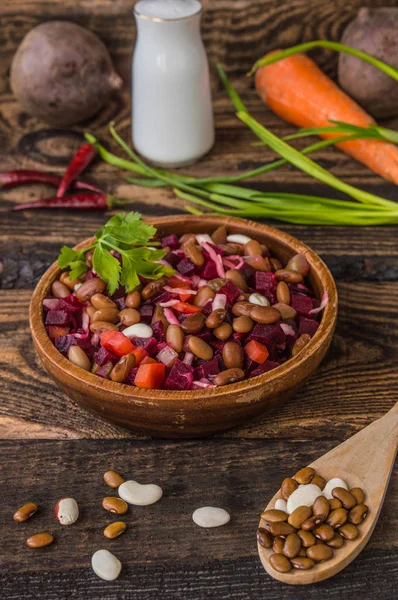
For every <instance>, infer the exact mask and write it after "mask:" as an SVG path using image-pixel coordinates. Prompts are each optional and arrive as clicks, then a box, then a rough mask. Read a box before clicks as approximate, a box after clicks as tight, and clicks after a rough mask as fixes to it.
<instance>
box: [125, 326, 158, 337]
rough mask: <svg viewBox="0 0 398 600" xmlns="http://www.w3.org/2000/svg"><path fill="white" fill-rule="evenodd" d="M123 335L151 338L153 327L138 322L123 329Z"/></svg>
mask: <svg viewBox="0 0 398 600" xmlns="http://www.w3.org/2000/svg"><path fill="white" fill-rule="evenodd" d="M123 335H125V336H126V337H128V338H129V339H130V338H133V337H138V338H150V337H152V336H153V331H152V327H149V325H146V324H145V323H136V324H135V325H130V327H126V329H124V330H123Z"/></svg>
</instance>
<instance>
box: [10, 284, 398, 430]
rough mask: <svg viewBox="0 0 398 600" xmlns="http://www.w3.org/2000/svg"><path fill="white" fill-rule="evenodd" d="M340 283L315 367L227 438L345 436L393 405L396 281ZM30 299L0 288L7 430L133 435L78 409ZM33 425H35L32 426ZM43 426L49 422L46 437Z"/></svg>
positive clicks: (397, 355)
mask: <svg viewBox="0 0 398 600" xmlns="http://www.w3.org/2000/svg"><path fill="white" fill-rule="evenodd" d="M338 288H339V298H340V307H339V320H338V326H337V332H336V335H335V338H334V340H333V343H332V346H331V349H330V351H329V353H328V355H327V357H326V359H325V360H324V362H323V364H322V366H321V367H320V369H319V370H318V371H317V373H316V374H315V375H314V376H313V377H312V379H310V381H309V382H308V383H307V384H306V386H305V387H304V388H303V389H302V390H301V391H300V392H299V393H298V394H297V396H296V398H295V399H294V400H292V401H291V402H290V403H289V404H287V405H286V406H285V407H284V408H282V409H280V410H279V411H278V413H277V414H274V415H269V416H267V417H263V418H262V419H261V420H259V421H258V422H255V423H251V424H248V425H246V426H243V427H241V428H239V429H237V430H235V431H232V432H229V433H227V434H225V436H226V437H249V438H256V437H262V438H270V439H280V438H282V439H322V438H325V439H330V438H331V437H334V436H336V435H340V436H342V437H343V438H344V437H345V436H348V435H350V434H352V433H354V432H355V431H358V430H359V429H360V428H361V427H363V426H365V425H366V424H368V423H369V422H370V421H371V420H373V419H375V418H377V417H378V416H380V415H381V414H382V413H383V412H385V411H387V410H388V409H389V408H390V407H391V405H392V403H393V402H394V399H395V397H396V395H397V391H398V375H397V373H398V370H397V366H398V351H397V348H398V328H397V324H396V318H395V312H396V306H395V298H396V297H397V294H398V283H397V282H394V283H388V284H387V283H386V284H374V283H358V282H357V283H341V284H339V286H338ZM29 299H30V292H27V291H25V290H9V291H5V290H4V291H2V292H0V328H1V329H2V330H3V333H2V334H0V345H1V348H2V353H1V356H0V369H1V372H2V373H3V379H4V382H3V385H2V386H1V388H0V407H1V408H0V412H1V414H2V415H3V416H4V417H6V426H4V425H3V432H4V433H3V436H4V437H9V438H22V437H32V438H37V437H50V438H53V437H56V436H57V435H59V437H61V438H63V437H65V436H68V437H69V436H71V437H76V436H77V437H83V438H85V437H89V438H95V437H103V438H115V437H129V436H130V435H131V434H129V433H128V432H125V431H123V430H121V429H118V428H116V427H114V426H112V425H110V424H109V423H105V422H103V421H101V420H100V419H99V418H96V417H94V416H92V415H91V414H88V413H86V412H85V411H84V410H82V409H79V408H78V407H77V406H75V405H74V404H73V403H72V402H71V401H70V400H68V399H67V398H66V397H65V396H64V394H63V393H62V392H61V391H60V390H58V388H57V387H56V386H55V384H53V383H52V382H51V381H50V380H49V378H48V376H47V375H46V373H45V372H44V371H43V369H42V367H41V365H40V364H39V361H38V358H37V357H36V355H35V352H34V349H33V346H32V343H31V339H30V332H29V323H28V302H29ZM10 419H11V420H12V427H10V428H8V427H7V423H8V422H9V421H8V420H10ZM0 423H1V422H0ZM27 423H32V424H33V427H32V430H31V431H30V430H29V428H28V427H27ZM38 426H44V427H48V428H49V432H48V435H46V433H45V429H42V428H40V427H39V429H38V430H37V429H36V428H37V427H38ZM54 428H55V430H54ZM58 430H59V433H57V431H58ZM0 437H1V436H0Z"/></svg>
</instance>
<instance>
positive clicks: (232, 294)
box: [218, 279, 242, 306]
mask: <svg viewBox="0 0 398 600" xmlns="http://www.w3.org/2000/svg"><path fill="white" fill-rule="evenodd" d="M218 293H219V294H225V295H226V297H227V303H228V304H229V305H230V306H232V305H233V304H235V302H236V300H237V299H238V297H239V296H240V295H241V293H242V290H240V289H239V288H238V287H237V286H236V285H235V284H234V283H232V281H231V280H230V279H228V281H227V283H225V284H224V285H223V286H222V287H221V288H220V291H219V292H218Z"/></svg>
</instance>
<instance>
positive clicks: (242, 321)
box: [232, 316, 254, 333]
mask: <svg viewBox="0 0 398 600" xmlns="http://www.w3.org/2000/svg"><path fill="white" fill-rule="evenodd" d="M232 327H233V329H234V331H237V332H238V333H249V331H251V330H252V329H253V327H254V321H253V319H251V318H250V317H245V316H242V317H236V319H234V320H233V322H232Z"/></svg>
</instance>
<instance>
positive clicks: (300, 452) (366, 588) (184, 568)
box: [0, 440, 398, 600]
mask: <svg viewBox="0 0 398 600" xmlns="http://www.w3.org/2000/svg"><path fill="white" fill-rule="evenodd" d="M335 443H336V440H333V441H332V440H328V441H326V440H318V441H317V442H316V444H308V443H291V442H288V441H279V442H275V441H273V442H272V443H271V442H267V441H259V440H257V441H256V440H246V441H237V440H236V441H234V440H229V441H227V440H212V441H210V440H206V441H197V442H192V441H191V442H160V441H158V442H157V441H152V442H138V441H136V442H134V441H127V440H124V441H108V442H107V445H106V453H104V445H103V443H102V442H100V441H79V442H43V441H41V442H40V441H37V442H23V443H17V444H16V443H15V442H13V443H12V444H9V443H6V442H2V443H1V445H0V447H1V454H0V457H1V458H0V461H1V466H2V474H3V476H2V479H3V482H4V486H3V498H2V503H1V505H0V513H1V516H2V521H3V522H8V523H9V525H8V526H7V527H6V528H4V529H3V543H2V549H1V552H2V553H3V557H2V565H3V569H2V574H1V579H2V580H3V585H2V591H3V593H6V595H5V597H7V598H11V599H14V598H20V597H21V596H19V595H18V594H21V589H24V598H27V599H30V598H35V597H37V596H38V595H40V596H41V597H45V598H46V600H47V599H48V600H52V599H53V598H54V600H55V598H62V599H63V598H67V597H71V596H73V595H76V594H77V596H78V597H83V596H84V597H86V598H88V599H90V598H93V599H94V598H95V599H97V598H107V600H108V599H113V598H115V599H116V598H120V597H126V598H131V599H138V598H144V599H148V600H149V599H150V598H151V599H152V598H156V597H158V595H163V596H166V597H170V598H173V599H174V598H192V599H195V600H202V599H205V598H206V599H207V598H209V597H211V598H216V599H225V598H228V597H233V598H238V599H242V600H243V599H245V600H248V599H249V598H264V597H267V598H273V599H276V598H281V597H283V598H299V599H301V598H302V599H304V598H309V599H311V598H314V599H315V598H319V597H320V596H321V597H326V596H327V597H331V598H339V599H340V598H342V599H343V598H346V597H347V595H351V593H355V594H357V595H359V594H360V595H361V597H363V598H366V599H367V598H368V599H369V600H370V599H372V600H373V598H374V597H375V595H376V590H377V597H380V598H382V599H385V600H387V599H388V600H389V599H390V598H392V597H394V592H393V590H394V589H396V586H397V583H398V582H397V578H398V564H397V551H396V548H397V536H396V524H395V521H394V518H393V515H394V514H396V510H397V502H398V494H397V491H398V489H397V487H398V484H397V478H396V477H395V478H392V481H391V484H390V489H389V491H388V493H387V498H386V503H385V506H384V509H383V511H382V514H381V517H380V521H379V523H378V525H377V527H376V530H375V533H374V535H373V536H372V538H371V541H370V543H369V545H368V546H367V548H366V549H365V551H364V552H363V553H362V554H361V555H360V556H359V557H358V558H357V559H356V561H355V563H354V564H353V565H351V566H350V567H348V568H347V569H346V570H345V571H344V572H343V573H341V574H339V575H337V576H336V577H334V578H333V579H331V580H329V581H326V582H323V583H321V584H319V585H317V586H309V587H308V588H306V589H305V592H304V591H302V590H300V589H298V590H297V589H293V588H288V587H281V585H280V584H278V583H277V582H275V581H274V580H272V579H271V578H270V577H268V576H267V575H266V574H265V573H264V572H263V570H262V568H261V566H260V564H259V560H258V558H257V550H256V541H255V531H256V528H257V524H258V519H259V514H260V512H261V510H262V509H263V507H264V505H265V504H266V502H267V498H268V497H269V496H270V495H271V494H272V493H273V492H274V490H275V488H276V486H277V485H278V483H280V481H281V479H282V478H283V477H285V476H287V475H289V474H291V473H293V472H294V471H295V470H296V469H298V468H299V467H300V466H303V465H305V464H308V463H309V462H310V461H312V460H313V459H314V458H316V457H317V456H318V455H319V454H323V453H324V452H326V451H327V450H329V449H330V448H331V447H332V446H333V445H334V444H335ZM110 467H112V468H115V469H116V470H118V471H120V472H122V473H123V474H125V475H126V476H134V477H136V478H137V480H139V481H143V482H157V483H159V484H160V485H162V487H163V488H164V496H163V498H162V500H161V501H160V502H159V503H157V504H155V505H153V506H150V507H131V508H130V510H129V513H128V514H127V515H126V518H125V519H126V522H127V523H128V525H129V528H128V530H127V531H126V533H125V534H123V535H122V536H121V537H120V538H118V539H116V540H113V541H112V542H109V541H108V540H105V539H104V537H103V535H102V530H103V528H104V527H105V526H106V525H107V524H108V523H109V522H112V521H113V520H115V517H114V516H111V515H109V514H108V513H106V512H105V511H104V510H103V509H102V508H101V500H102V498H103V497H104V495H105V494H109V493H111V492H110V490H109V488H107V487H106V486H105V484H104V483H103V481H102V474H103V473H104V471H105V470H107V469H108V468H110ZM21 481H23V482H24V485H23V488H22V489H21ZM65 494H68V495H71V496H72V497H74V498H76V499H77V501H78V502H79V506H80V509H81V518H80V519H79V521H78V522H77V523H76V524H75V525H74V526H73V527H62V526H60V525H59V524H57V522H56V521H55V519H54V515H53V513H52V509H53V505H54V504H55V502H56V501H57V499H58V498H59V497H62V496H64V495H65ZM28 499H34V500H36V501H37V502H38V503H39V505H40V507H41V510H40V512H38V513H37V515H35V516H34V517H33V518H32V519H31V520H29V521H28V522H27V523H25V524H17V523H14V522H12V521H11V520H10V517H11V515H12V513H13V511H14V510H15V508H16V507H18V506H19V505H21V504H22V503H23V502H25V501H26V500H28ZM205 504H212V505H214V506H222V507H225V508H226V509H227V510H229V511H230V513H231V515H232V519H231V522H230V524H228V525H227V526H225V527H222V528H220V529H213V530H202V529H199V528H198V527H196V526H195V525H194V524H193V523H192V520H191V514H192V512H193V510H195V508H197V507H199V506H201V505H205ZM45 529H49V530H51V531H53V533H54V535H55V537H56V543H55V544H54V545H53V546H51V547H49V548H46V549H44V550H42V551H40V552H34V551H31V550H29V549H28V548H26V546H24V540H25V538H26V537H27V536H29V535H31V534H32V533H34V532H36V531H39V530H45ZM101 547H106V548H109V549H111V551H112V552H114V553H115V554H116V555H117V556H118V557H119V558H120V560H121V561H122V563H123V571H122V575H121V577H120V579H119V580H117V581H116V582H114V583H111V584H109V583H104V582H102V581H101V580H99V579H98V578H97V577H96V576H95V575H94V574H93V573H92V571H91V568H90V557H91V554H92V553H93V552H94V551H95V550H96V549H98V548H101ZM382 575H383V579H381V576H382ZM22 586H24V587H22ZM39 590H40V591H39Z"/></svg>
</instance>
